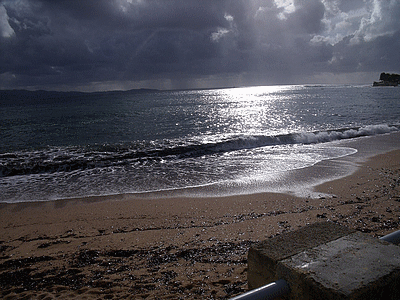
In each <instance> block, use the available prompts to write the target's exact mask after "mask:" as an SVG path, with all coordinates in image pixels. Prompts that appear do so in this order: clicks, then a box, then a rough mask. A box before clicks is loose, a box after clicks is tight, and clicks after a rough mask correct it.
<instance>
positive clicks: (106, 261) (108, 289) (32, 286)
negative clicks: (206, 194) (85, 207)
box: [0, 241, 252, 299]
mask: <svg viewBox="0 0 400 300" xmlns="http://www.w3.org/2000/svg"><path fill="white" fill-rule="evenodd" d="M251 244H252V242H249V241H244V242H238V243H216V244H215V245H213V246H208V247H204V248H188V249H177V248H175V247H172V246H169V247H166V248H152V249H130V250H124V249H115V250H110V251H99V250H93V249H82V250H80V251H79V252H76V253H74V254H72V255H71V256H69V257H67V256H63V257H49V256H41V257H30V258H25V259H8V260H6V261H4V262H3V263H1V264H0V290H1V292H0V298H7V299H19V297H20V296H21V295H24V294H26V295H31V296H32V298H37V297H38V296H39V295H45V294H46V293H47V294H48V295H52V296H55V297H64V298H69V297H68V295H70V298H73V297H74V296H73V295H75V296H76V295H79V294H83V293H85V294H87V293H88V291H89V290H90V291H91V293H94V294H95V295H93V298H96V299H120V298H124V297H128V296H129V297H131V298H133V299H136V298H139V299H146V298H148V299H162V298H164V299H188V298H191V299H228V298H230V297H232V296H234V295H237V294H241V293H243V292H245V291H246V287H247V286H246V281H245V279H244V278H245V274H244V273H245V272H244V271H245V270H246V265H247V251H248V249H249V247H250V245H251ZM199 264H200V267H199ZM216 264H219V265H225V266H226V270H227V272H226V273H225V274H212V273H213V269H214V268H215V265H216ZM194 265H196V268H193V270H192V271H190V267H191V266H194ZM237 267H239V268H241V269H243V271H242V273H243V278H232V269H233V268H237ZM188 277H190V278H188ZM243 279H244V280H243ZM188 282H190V283H188ZM221 291H222V292H221ZM72 292H73V293H72ZM124 293H127V294H124ZM154 296H155V297H156V298H153V297H154ZM43 297H44V296H43ZM43 297H41V298H43ZM171 297H172V298H171Z"/></svg>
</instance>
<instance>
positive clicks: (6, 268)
mask: <svg viewBox="0 0 400 300" xmlns="http://www.w3.org/2000/svg"><path fill="white" fill-rule="evenodd" d="M395 136H396V137H397V136H398V134H396V135H395ZM379 140H385V139H384V138H383V137H380V138H379V139H378V141H379ZM375 141H376V139H375ZM357 143H360V141H357ZM368 143H369V144H371V141H366V139H362V140H361V144H362V145H364V146H365V145H366V144H368ZM391 143H394V144H396V143H398V142H397V141H387V138H386V146H385V147H383V146H382V147H381V149H382V150H379V149H378V150H379V151H380V152H379V151H378V155H377V156H371V155H369V154H368V153H375V152H376V149H371V148H368V147H366V148H362V147H361V148H360V150H359V152H358V153H357V154H356V155H354V156H352V157H346V158H345V159H344V162H343V163H348V164H350V165H352V164H354V165H353V166H355V167H356V168H357V169H354V171H353V172H352V173H351V174H350V175H349V176H346V177H343V178H340V179H335V180H331V181H326V182H323V183H322V184H321V185H318V186H316V187H315V188H314V190H315V192H316V193H320V194H321V196H320V197H318V198H311V197H303V198H301V197H296V196H295V195H293V194H279V193H259V194H249V195H236V196H227V197H208V198H195V197H165V198H162V197H161V198H140V197H134V196H132V195H129V194H125V195H117V196H105V197H102V198H97V197H93V198H83V199H69V200H57V201H46V202H25V203H15V204H0V216H1V218H0V226H1V231H0V287H1V292H0V295H1V298H4V299H17V298H21V297H28V298H45V297H49V298H51V297H58V298H77V297H80V298H86V299H94V298H95V299H112V298H113V297H114V298H115V299H120V298H127V299H137V298H145V299H154V298H159V299H171V298H173V299H186V298H191V299H204V298H207V299H226V298H230V297H233V296H235V295H237V294H241V293H243V292H245V291H246V290H247V283H246V278H247V272H246V270H247V251H248V248H249V247H250V246H251V245H252V244H253V243H254V242H257V241H259V240H264V239H266V238H269V237H271V236H275V235H277V234H282V233H284V232H287V231H292V230H295V229H297V228H299V227H303V226H305V225H307V224H310V223H315V222H326V221H332V222H337V223H339V224H342V225H345V226H347V227H350V228H354V229H356V230H359V231H362V232H366V233H368V234H370V235H372V236H376V237H378V236H382V235H385V234H388V233H390V232H392V231H394V230H396V229H398V227H399V225H400V149H399V148H397V150H394V149H396V146H394V147H392V148H391V147H387V144H391ZM344 144H347V145H348V144H351V143H349V142H346V143H344ZM372 144H374V143H372ZM374 147H375V148H379V147H380V146H379V145H376V144H375V145H374ZM385 149H386V150H387V151H388V152H386V150H385ZM374 151H375V152H374ZM368 157H369V158H368ZM342 160H343V158H341V159H340V161H342ZM327 166H328V167H330V166H332V163H331V162H329V163H328V164H322V166H320V168H319V169H318V168H317V170H318V171H317V172H316V173H317V174H318V173H319V172H322V171H323V170H324V169H326V168H327ZM305 171H309V170H305ZM327 195H331V196H327ZM99 200H101V201H99Z"/></svg>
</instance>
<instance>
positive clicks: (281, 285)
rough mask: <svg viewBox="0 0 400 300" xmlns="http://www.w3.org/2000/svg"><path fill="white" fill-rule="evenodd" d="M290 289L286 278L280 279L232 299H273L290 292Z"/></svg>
mask: <svg viewBox="0 0 400 300" xmlns="http://www.w3.org/2000/svg"><path fill="white" fill-rule="evenodd" d="M289 291H290V288H289V284H288V283H287V282H286V281H285V280H283V279H279V280H278V281H275V282H272V283H270V284H267V285H264V286H262V287H259V288H257V289H254V290H251V291H249V292H247V293H245V294H242V295H239V296H236V297H234V298H231V299H230V300H272V299H276V298H278V297H282V296H284V295H286V294H288V293H289Z"/></svg>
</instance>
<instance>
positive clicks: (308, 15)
mask: <svg viewBox="0 0 400 300" xmlns="http://www.w3.org/2000/svg"><path fill="white" fill-rule="evenodd" d="M399 20H400V3H398V1H377V0H367V1H363V0H359V1H344V0H307V1H306V0H246V1H244V0H243V1H240V0H236V1H233V0H220V1H212V0H202V1H199V0H197V1H194V0H171V1H162V0H85V1H81V0H69V1H64V0H18V1H11V0H10V1H8V0H5V1H4V0H3V1H0V53H1V55H0V88H44V89H46V88H47V89H64V90H65V89H78V90H93V89H113V88H136V87H156V88H186V87H187V88H190V87H205V86H218V85H247V84H277V83H281V84H286V83H304V82H310V83H312V82H319V81H321V78H324V80H325V81H327V82H329V81H330V80H333V79H335V80H338V78H339V79H340V78H341V76H342V77H343V78H348V76H346V75H347V74H358V75H360V74H361V75H360V77H359V78H362V79H363V80H365V78H368V80H372V79H377V78H376V77H377V76H378V75H379V73H380V72H381V71H388V72H391V71H392V72H395V71H399V70H400V54H399V53H400V51H398V49H399V46H400V45H399V43H400V38H399V35H400V30H399V29H400V21H399ZM321 74H323V76H321ZM329 74H330V75H329ZM373 76H374V77H373ZM372 77H373V78H372ZM352 78H353V79H354V78H355V80H357V76H353V77H352ZM360 80H361V79H360Z"/></svg>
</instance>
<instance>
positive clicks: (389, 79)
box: [373, 72, 400, 86]
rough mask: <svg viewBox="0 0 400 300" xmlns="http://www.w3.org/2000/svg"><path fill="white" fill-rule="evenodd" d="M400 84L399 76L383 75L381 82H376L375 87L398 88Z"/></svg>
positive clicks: (380, 78)
mask: <svg viewBox="0 0 400 300" xmlns="http://www.w3.org/2000/svg"><path fill="white" fill-rule="evenodd" d="M399 83H400V75H399V74H389V73H384V72H383V73H381V75H380V77H379V81H374V83H373V86H398V85H399Z"/></svg>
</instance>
